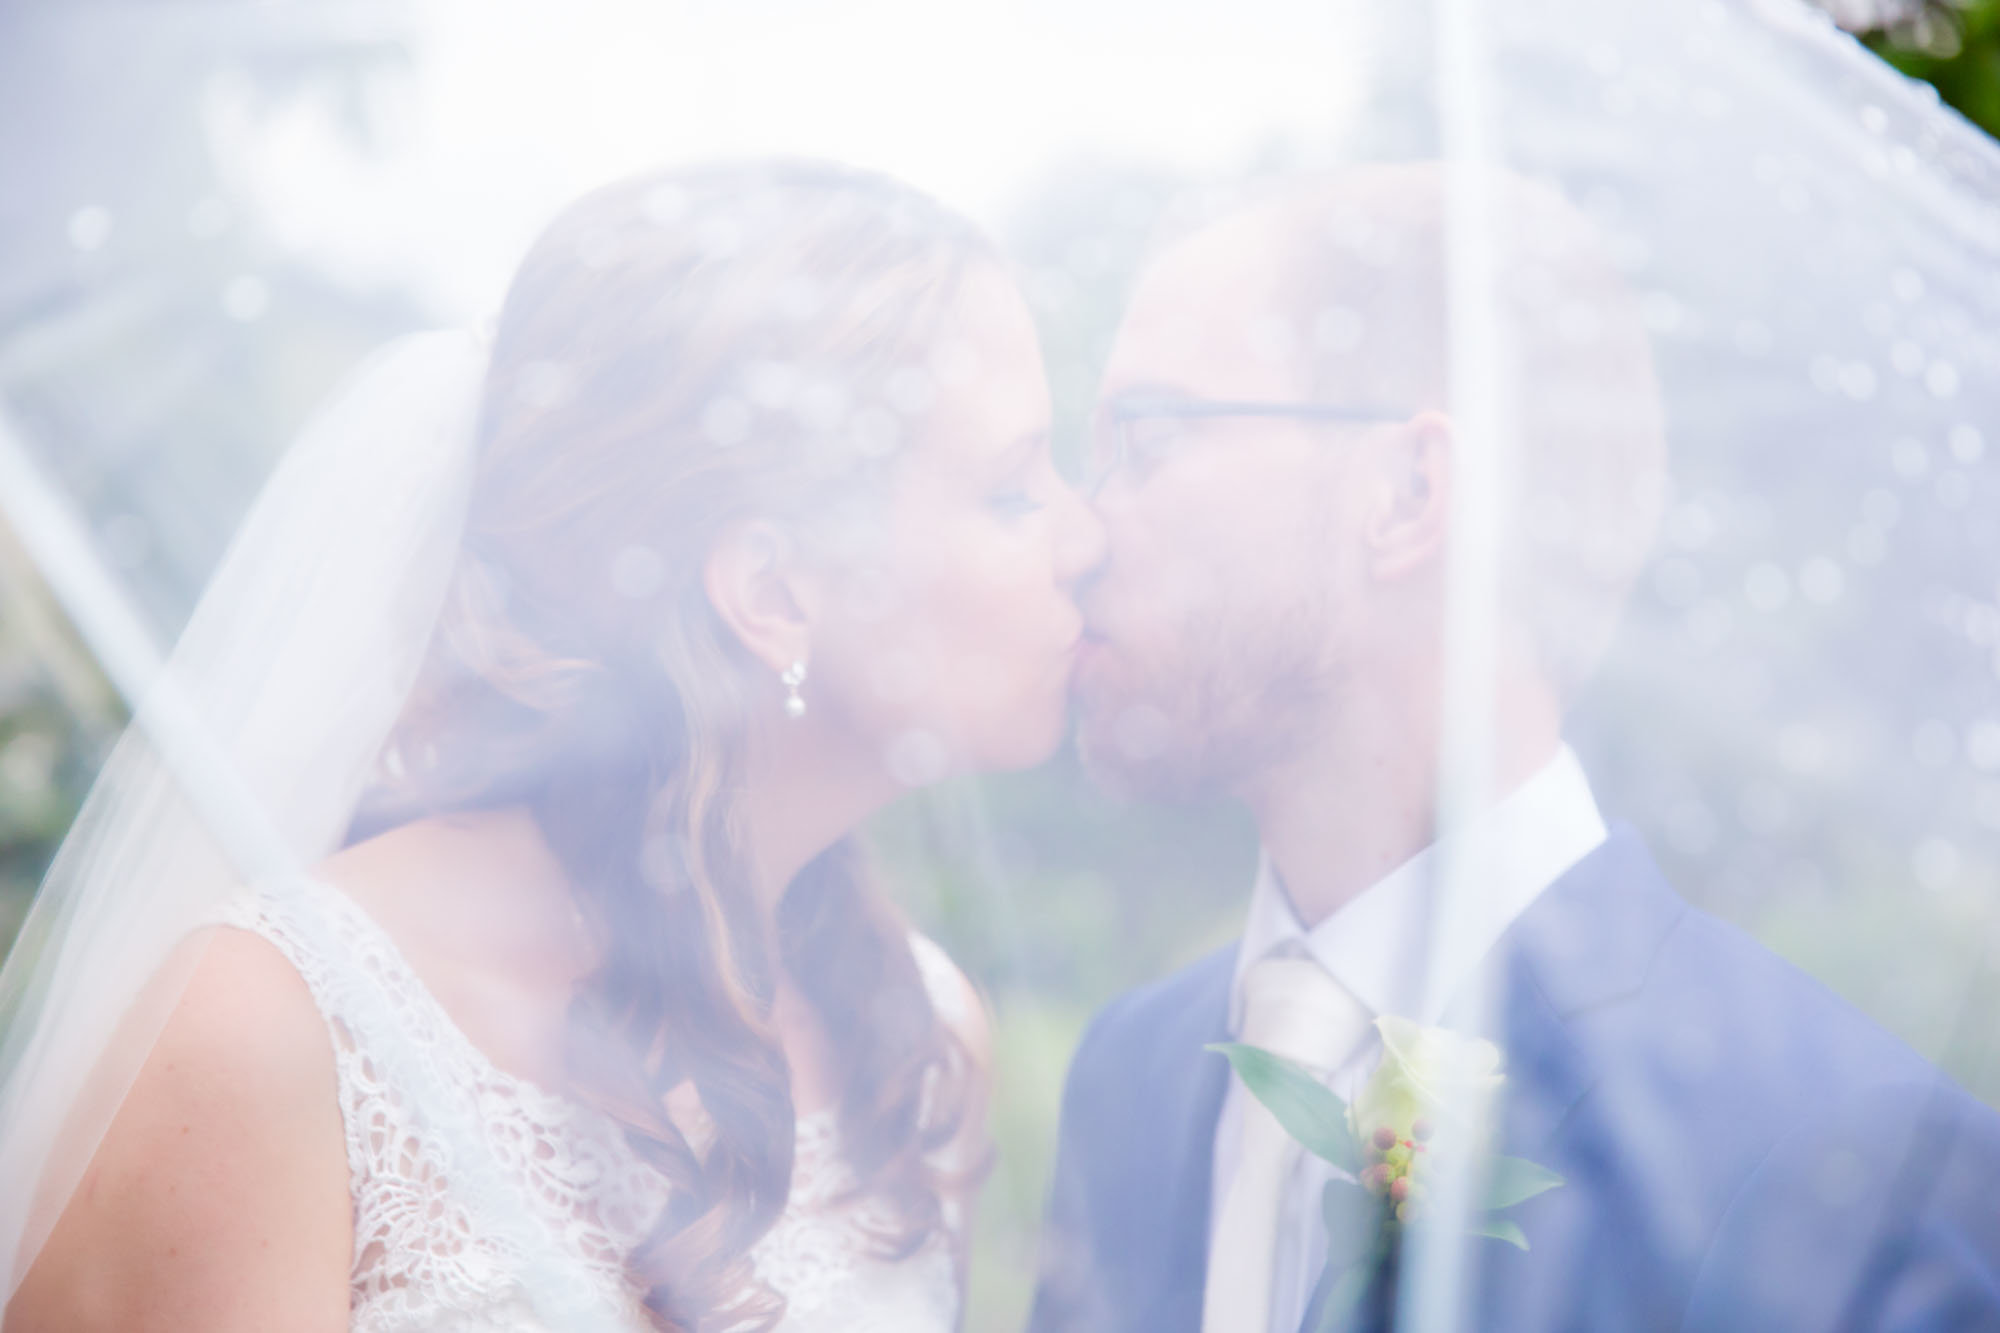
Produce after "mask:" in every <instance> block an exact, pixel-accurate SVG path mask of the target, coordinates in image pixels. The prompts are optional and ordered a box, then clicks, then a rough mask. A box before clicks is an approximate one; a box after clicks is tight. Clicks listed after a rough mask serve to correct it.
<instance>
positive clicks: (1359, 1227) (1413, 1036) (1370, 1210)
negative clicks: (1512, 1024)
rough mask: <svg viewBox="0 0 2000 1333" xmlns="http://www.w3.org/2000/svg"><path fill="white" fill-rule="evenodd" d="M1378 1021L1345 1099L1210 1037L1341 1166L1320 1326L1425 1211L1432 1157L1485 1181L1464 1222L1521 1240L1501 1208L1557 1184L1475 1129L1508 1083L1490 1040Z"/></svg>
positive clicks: (1336, 1319) (1316, 1149)
mask: <svg viewBox="0 0 2000 1333" xmlns="http://www.w3.org/2000/svg"><path fill="white" fill-rule="evenodd" d="M1375 1030H1376V1031H1377V1032H1378V1033H1380V1034H1381V1037H1382V1063H1381V1065H1380V1066H1379V1067H1377V1069H1376V1070H1375V1072H1374V1074H1373V1075H1372V1076H1370V1078H1369V1080H1368V1083H1367V1085H1366V1086H1365V1087H1363V1088H1362V1089H1361V1091H1360V1093H1359V1094H1358V1095H1357V1096H1356V1097H1355V1099H1354V1102H1353V1104H1352V1105H1348V1104H1347V1103H1345V1102H1343V1101H1342V1100H1341V1099H1340V1098H1339V1097H1337V1096H1335V1095H1334V1093H1333V1092H1332V1091H1331V1090H1329V1089H1328V1088H1327V1087H1326V1086H1325V1085H1324V1084H1322V1083H1321V1082H1320V1079H1319V1076H1318V1075H1317V1074H1316V1073H1315V1072H1314V1071H1313V1070H1311V1069H1309V1068H1307V1067H1306V1066H1304V1065H1302V1064H1299V1063H1298V1062H1297V1061H1294V1060H1288V1059H1286V1058H1285V1057H1283V1056H1281V1055H1276V1054H1273V1053H1272V1052H1270V1051H1266V1050H1263V1049H1262V1048H1260V1047H1256V1046H1245V1045H1241V1044H1237V1043H1224V1044H1220V1045H1215V1046H1211V1047H1209V1048H1208V1049H1209V1050H1212V1051H1217V1052H1220V1053H1221V1054H1222V1055H1225V1056H1227V1057H1228V1059H1229V1063H1230V1064H1231V1065H1232V1066H1233V1067H1234V1068H1235V1070H1236V1074H1237V1077H1239V1078H1241V1079H1242V1080H1243V1085H1244V1086H1245V1087H1246V1088H1248V1089H1249V1090H1250V1092H1251V1094H1252V1095H1253V1096H1255V1097H1256V1098H1257V1100H1258V1101H1260V1102H1262V1103H1263V1104H1264V1105H1265V1106H1266V1107H1267V1108H1269V1110H1270V1112H1271V1114H1272V1115H1273V1116H1274V1117H1275V1118H1276V1119H1277V1121H1278V1123H1279V1124H1280V1125H1282V1126H1284V1129H1285V1132H1286V1133H1287V1134H1290V1135H1291V1136H1292V1137H1293V1138H1294V1139H1296V1140H1298V1142H1299V1143H1300V1144H1301V1145H1303V1146H1304V1147H1305V1149H1306V1150H1307V1151H1308V1152H1311V1153H1313V1154H1314V1155H1315V1156H1318V1157H1321V1158H1324V1159H1325V1160H1326V1161H1328V1162H1331V1163H1332V1164H1333V1165H1334V1166H1336V1167H1338V1168H1339V1169H1340V1170H1341V1171H1343V1172H1345V1173H1346V1175H1347V1177H1348V1178H1347V1179H1345V1180H1335V1181H1333V1182H1331V1183H1329V1184H1328V1186H1327V1189H1326V1194H1325V1196H1324V1198H1323V1200H1322V1215H1323V1219H1324V1221H1325V1224H1326V1227H1327V1242H1328V1243H1327V1262H1328V1266H1329V1267H1330V1268H1332V1269H1334V1270H1335V1271H1341V1270H1344V1272H1343V1273H1342V1276H1341V1277H1340V1280H1339V1281H1338V1282H1337V1283H1336V1284H1335V1286H1334V1288H1333V1290H1332V1291H1331V1292H1330V1293H1329V1294H1328V1298H1327V1301H1326V1303H1325V1305H1324V1307H1323V1308H1322V1312H1321V1318H1320V1323H1319V1326H1320V1327H1321V1328H1322V1329H1332V1328H1337V1327H1339V1326H1340V1324H1341V1322H1342V1321H1343V1320H1344V1319H1345V1318H1346V1315H1347V1313H1348V1312H1349V1311H1350V1310H1351V1309H1352V1307H1353V1306H1354V1304H1355V1302H1357V1301H1358V1300H1360V1299H1361V1296H1362V1295H1363V1293H1364V1292H1365V1291H1366V1289H1367V1285H1368V1282H1369V1279H1370V1278H1371V1277H1372V1276H1373V1274H1374V1273H1375V1271H1376V1270H1377V1269H1378V1268H1379V1267H1380V1266H1381V1264H1382V1263H1384V1262H1385V1261H1387V1260H1389V1259H1390V1258H1391V1257H1392V1256H1393V1255H1394V1253H1395V1250H1396V1246H1397V1243H1398V1241H1399V1240H1400V1238H1401V1234H1402V1228H1403V1226H1404V1225H1405V1224H1407V1223H1410V1222H1414V1221H1418V1220H1420V1219H1421V1218H1422V1215H1423V1207H1424V1203H1425V1198H1426V1194H1427V1191H1428V1186H1429V1183H1430V1178H1431V1176H1432V1174H1433V1173H1434V1172H1435V1171H1436V1170H1437V1169H1438V1168H1437V1163H1438V1162H1439V1161H1440V1160H1449V1159H1452V1158H1459V1159H1461V1160H1464V1161H1465V1164H1466V1165H1468V1166H1470V1167H1471V1168H1472V1169H1473V1171H1474V1173H1475V1175H1474V1179H1475V1181H1478V1182H1481V1183H1483V1186H1484V1191H1483V1194H1481V1195H1480V1196H1478V1197H1479V1199H1480V1206H1479V1209H1478V1211H1477V1212H1475V1213H1474V1215H1473V1216H1472V1218H1471V1220H1470V1225H1469V1227H1468V1230H1469V1231H1470V1233H1471V1234H1472V1235H1475V1236H1485V1237H1491V1238H1492V1239H1495V1240H1501V1241H1505V1242H1507V1243H1508V1244H1510V1245H1515V1246H1518V1247H1520V1248H1521V1249H1523V1250H1525V1249H1527V1248H1528V1238H1527V1236H1526V1235H1525V1234H1524V1233H1523V1232H1522V1230H1521V1228H1520V1226H1519V1224H1517V1223H1516V1222H1514V1221H1513V1220H1512V1219H1511V1218H1508V1217H1505V1216H1502V1214H1503V1213H1504V1212H1505V1211H1506V1210H1507V1209H1509V1208H1512V1207H1514V1206H1515V1205H1516V1204H1519V1203H1522V1202H1524V1201H1526V1200H1528V1199H1531V1198H1533V1197H1534V1196H1535V1195H1537V1194H1541V1193H1543V1192H1544V1191H1546V1190H1551V1189H1554V1188H1555V1187H1556V1186H1558V1185H1560V1184H1562V1183H1563V1181H1562V1177H1561V1176H1559V1175H1557V1174H1556V1173H1555V1172H1553V1171H1550V1170H1549V1169H1548V1168H1546V1167H1543V1166H1539V1165H1537V1164H1536V1163H1534V1162H1531V1161H1528V1160H1527V1159H1526V1158H1523V1157H1508V1156H1505V1155H1503V1154H1499V1153H1495V1152H1492V1151H1491V1149H1490V1146H1489V1145H1488V1143H1486V1142H1485V1141H1484V1140H1483V1139H1482V1138H1480V1137H1479V1136H1478V1133H1477V1129H1478V1127H1479V1126H1482V1125H1484V1124H1485V1123H1486V1114H1485V1113H1486V1110H1487V1108H1488V1107H1489V1106H1490V1104H1491V1101H1492V1098H1493V1097H1494V1095H1495V1094H1496V1093H1498V1092H1499V1090H1500V1088H1501V1086H1502V1085H1503V1084H1504V1083H1505V1082H1506V1072H1505V1062H1504V1059H1503V1057H1502V1055H1501V1051H1500V1048H1499V1047H1498V1046H1495V1045H1494V1044H1493V1043H1492V1042H1490V1041H1484V1040H1481V1039H1480V1038H1477V1037H1469V1036H1466V1035H1465V1034H1464V1033H1459V1032H1453V1031H1451V1030H1450V1029H1449V1028H1439V1027H1424V1026H1422V1025H1420V1024H1417V1023H1413V1022H1411V1021H1409V1020H1408V1019H1404V1018H1394V1017H1383V1018H1378V1019H1376V1020H1375ZM1465 1159H1469V1160H1465Z"/></svg>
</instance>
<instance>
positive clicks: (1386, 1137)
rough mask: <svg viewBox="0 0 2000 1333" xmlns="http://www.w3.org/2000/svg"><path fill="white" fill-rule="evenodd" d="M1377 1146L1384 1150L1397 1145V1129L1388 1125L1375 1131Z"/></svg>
mask: <svg viewBox="0 0 2000 1333" xmlns="http://www.w3.org/2000/svg"><path fill="white" fill-rule="evenodd" d="M1375 1146H1376V1147H1377V1148H1379V1149H1381V1150H1382V1151H1383V1152H1387V1151H1389V1149H1391V1148H1393V1147H1395V1146H1396V1131H1395V1130H1393V1129H1390V1128H1389V1127H1388V1126H1387V1125H1384V1126H1382V1128H1380V1129H1378V1130H1376V1131H1375Z"/></svg>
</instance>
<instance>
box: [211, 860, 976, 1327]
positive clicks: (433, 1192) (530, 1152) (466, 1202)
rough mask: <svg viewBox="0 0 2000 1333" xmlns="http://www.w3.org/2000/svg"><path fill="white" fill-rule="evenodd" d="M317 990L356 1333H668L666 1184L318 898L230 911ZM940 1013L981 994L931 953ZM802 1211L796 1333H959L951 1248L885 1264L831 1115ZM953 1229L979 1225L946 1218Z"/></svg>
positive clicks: (774, 1249) (766, 1260)
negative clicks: (633, 1260) (655, 1307)
mask: <svg viewBox="0 0 2000 1333" xmlns="http://www.w3.org/2000/svg"><path fill="white" fill-rule="evenodd" d="M223 921H224V924H228V925H234V926H238V927H241V928H243V929H245V930H249V931H252V932H254V933H256V934H258V935H260V936H262V937H263V938H264V939H266V940H268V941H269V942H270V943H271V944H272V945H274V946H275V947H276V948H277V949H278V950H279V951H280V952H281V953H283V954H284V955H285V957H286V958H287V959H289V960H290V961H291V963H292V965H293V966H294V967H296V968H297V969H298V971H299V974H300V975H301V976H302V977H303V978H304V979H305V982H306V985H307V988H308V989H309V990H310V991H311V992H312V995H313V999H314V1002H315V1003H316V1004H317V1005H318V1007H319V1009H320V1012H321V1014H322V1015H323V1016H324V1017H325V1019H326V1023H327V1028H328V1031H329V1033H330V1034H331V1036H332V1039H333V1051H334V1062H335V1066H336V1072H337V1075H338V1084H339V1090H340V1103H341V1107H340V1109H341V1116H342V1120H343V1122H344V1124H345V1126H346V1136H347V1164H348V1173H349V1181H350V1186H351V1190H352V1194H353V1201H354V1263H353V1270H352V1273H351V1275H350V1276H351V1307H350V1308H351V1317H350V1327H351V1328H352V1329H354V1330H356V1333H407V1331H413V1330H419V1329H421V1330H427V1331H435V1330H463V1331H464V1333H475V1331H476V1333H545V1331H549V1333H553V1331H555V1330H560V1331H561V1333H572V1331H573V1330H574V1331H575V1333H586V1331H589V1330H618V1331H619V1333H624V1331H626V1330H643V1329H646V1328H648V1327H649V1325H648V1324H647V1321H646V1319H645V1316H644V1314H643V1312H642V1311H641V1309H640V1306H639V1301H638V1295H637V1293H636V1292H635V1291H634V1290H633V1288H632V1285H631V1283H630V1282H629V1281H628V1280H627V1278H626V1276H625V1269H624V1258H625V1255H626V1254H627V1253H628V1252H629V1250H630V1249H631V1247H632V1246H633V1245H634V1244H635V1243H636V1242H637V1241H639V1240H640V1239H641V1238H642V1237H643V1236H644V1235H645V1234H646V1232H647V1230H648V1229H649V1227H650V1226H651V1224H652V1222H653V1221H654V1219H655V1218H657V1216H658V1215H659V1213H660V1210H661V1209H662V1208H663V1207H664V1206H665V1204H666V1202H667V1197H668V1192H669V1191H668V1186H667V1183H666V1181H665V1180H664V1179H663V1178H662V1177H661V1176H660V1175H659V1174H658V1173H657V1172H655V1171H654V1170H653V1169H652V1168H651V1167H649V1166H647V1165H646V1164H645V1163H644V1162H643V1161H641V1160H639V1158H638V1157H637V1156H636V1155H635V1154H634V1153H633V1152H632V1150H631V1148H630V1147H629V1146H628V1145H627V1144H626V1142H625V1139H624V1136H623V1134H622V1133H621V1132H620V1131H619V1130H618V1128H617V1127H616V1126H615V1125H614V1124H613V1123H612V1122H611V1121H610V1120H609V1119H607V1118H606V1117H604V1116H602V1115H600V1114H599V1113H597V1112H595V1111H592V1110H589V1109H587V1108H585V1107H582V1106H580V1105H578V1104H576V1103H574V1102H570V1101H568V1100H565V1099H564V1098H561V1097H558V1096H555V1095H553V1094H551V1093H549V1092H547V1091H545V1090H543V1089H542V1088H540V1087H538V1086H536V1085H535V1084H533V1083H530V1082H528V1081H526V1080H524V1079H521V1078H517V1077H515V1076H513V1075H511V1074H508V1073H506V1072H504V1071H503V1070H501V1069H499V1068H497V1067H496V1066H495V1065H494V1064H493V1063H492V1062H491V1061H490V1060H488V1059H487V1058H486V1056H485V1055H484V1054H483V1053H482V1052H481V1051H480V1050H479V1048H478V1047H477V1046H475V1045H474V1044H473V1043H472V1041H471V1039H470V1038H468V1037H466V1036H465V1035H464V1033H463V1032H461V1031H460V1030H459V1028H458V1027H457V1025H456V1024H454V1023H453V1022H452V1020H451V1018H450V1016H449V1015H448V1014H447V1013H446V1012H445V1010H444V1008H443V1007H442V1006H441V1005H440V1004H439V1003H438V1001H437V1000H436V999H435V998H434V997H433V996H432V995H431V993H430V992H429V991H428V990H427V989H426V988H425V987H424V985H423V983H422V982H421V981H419V980H418V978H417V975H416V973H415V972H414V971H413V970H412V969H411V968H410V966H409V964H408V963H407V962H406V961H405V960H404V958H403V956H402V954H401V953H400V951H398V949H397V948H396V946H395V944H394V943H393V942H392V941H391V940H390V939H389V937H388V936H387V935H386V934H385V933H384V932H383V931H382V929H381V928H380V927H379V926H378V925H376V923H375V922H374V921H373V920H372V919H371V918H370V917H369V916H368V915H367V914H366V913H365V912H363V911H362V909H361V908H360V906H359V905H358V904H356V903H355V902H354V901H353V900H352V899H350V898H348V897H347V896H346V895H345V894H343V893H340V892H339V891H337V890H335V889H333V888H331V887H328V886H326V885H322V884H319V883H317V882H314V881H297V882H294V883H291V884H288V885H285V886H284V887H283V888H282V889H278V888H264V889H259V890H257V891H255V892H252V893H249V894H246V895H244V896H242V897H240V898H238V899H236V900H235V901H234V902H232V903H231V905H230V906H229V908H228V909H227V910H226V912H225V914H224V917H223ZM912 947H913V948H914V949H915V951H916V954H917V958H918V961H919V963H920V965H921V967H922V971H923V973H924V975H925V978H926V981H927V983H928V984H929V986H930V989H931V991H932V994H933V997H934V1002H935V1003H936V1004H937V1005H938V1008H939V1012H940V1013H941V1014H942V1015H943V1016H944V1017H945V1018H946V1020H947V1021H957V1020H958V1015H957V1012H956V1011H957V1010H959V1009H962V1007H963V1002H962V1000H961V998H960V997H961V996H962V994H963V991H962V985H963V983H962V982H961V981H959V980H958V979H957V978H956V975H955V972H954V970H953V969H952V965H951V963H950V962H949V961H948V960H947V959H946V958H945V957H944V955H943V953H942V952H941V951H939V950H938V949H937V946H936V945H934V944H932V943H931V942H930V941H929V940H926V939H923V938H922V937H920V936H913V937H912ZM797 1133H798V1143H797V1152H796V1157H795V1161H794V1167H793V1177H792V1192H791V1197H790V1199H789V1201H788V1203H787V1206H786V1208H785V1212H784V1214H783V1216H782V1217H781V1218H780V1219H779V1221H778V1222H777V1223H776V1224H775V1225H774V1226H773V1227H772V1229H771V1230H770V1231H769V1232H767V1233H766V1234H765V1236H764V1237H763V1238H762V1240H761V1241H760V1242H759V1243H758V1245H757V1247H756V1249H755V1250H754V1251H753V1252H752V1255H751V1259H752V1262H753V1263H754V1265H755V1267H756V1269H757V1273H758V1276H759V1277H760V1278H761V1279H762V1280H763V1281H764V1282H765V1283H767V1284H768V1285H769V1286H770V1287H771V1289H772V1290H774V1291H776V1292H779V1293H781V1294H782V1295H784V1296H785V1298H786V1313H785V1318H784V1321H783V1322H782V1323H781V1324H780V1325H779V1328H780V1330H782V1331H783V1333H805V1331H806V1330H813V1331H815V1333H817V1331H818V1330H833V1329H839V1330H879V1331H880V1333H936V1331H939V1330H945V1329H949V1328H952V1327H954V1326H955V1324H956V1321H957V1316H958V1306H959V1302H960V1292H959V1289H958V1278H957V1267H956V1264H955V1262H954V1259H953V1255H952V1246H951V1245H950V1244H949V1243H948V1241H947V1240H946V1238H942V1237H933V1238H932V1240H931V1241H930V1243H928V1244H927V1245H925V1246H924V1248H922V1249H921V1250H919V1251H918V1252H917V1253H916V1254H914V1255H912V1256H911V1257H910V1258H908V1259H906V1260H903V1261H902V1262H900V1263H888V1262H885V1261H883V1260H881V1259H879V1258H877V1257H875V1256H874V1255H873V1254H871V1253H870V1251H869V1247H868V1240H867V1234H866V1233H867V1231H868V1222H869V1217H868V1213H869V1210H870V1208H871V1207H872V1206H874V1205H871V1204H870V1203H869V1202H867V1201H865V1200H864V1201H859V1202H857V1201H854V1200H851V1199H849V1198H847V1197H845V1196H846V1195H847V1194H848V1188H847V1187H848V1186H849V1185H850V1184H851V1182H852V1179H853V1177H852V1173H851V1171H850V1170H849V1169H848V1166H847V1163H846V1159H845V1157H844V1155H843V1153H842V1151H841V1144H840V1130H839V1124H838V1120H837V1117H836V1116H835V1115H834V1114H833V1113H832V1112H831V1111H825V1112H820V1113H817V1114H812V1115H807V1116H802V1117H801V1118H800V1119H799V1122H798V1130H797ZM945 1222H946V1228H947V1230H948V1231H950V1232H953V1233H955V1232H956V1231H957V1229H958V1228H959V1227H960V1226H962V1225H963V1218H962V1217H961V1216H960V1210H959V1208H958V1207H957V1205H956V1204H955V1203H952V1202H947V1204H946V1216H945Z"/></svg>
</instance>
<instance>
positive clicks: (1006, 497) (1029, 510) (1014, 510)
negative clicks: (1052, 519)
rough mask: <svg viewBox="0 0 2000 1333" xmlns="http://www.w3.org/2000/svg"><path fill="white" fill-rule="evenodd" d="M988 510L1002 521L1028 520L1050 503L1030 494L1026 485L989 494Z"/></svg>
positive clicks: (986, 501)
mask: <svg viewBox="0 0 2000 1333" xmlns="http://www.w3.org/2000/svg"><path fill="white" fill-rule="evenodd" d="M985 504H986V508H987V509H988V510H990V511H991V512H992V513H994V514H997V515H998V516H999V517H1001V518H1002V519H1007V520H1014V519H1023V518H1027V517H1028V516H1029V515H1031V514H1036V513H1039V512H1041V511H1042V510H1043V509H1046V508H1047V507H1048V501H1047V500H1045V499H1041V498H1039V497H1037V496H1035V495H1032V494H1030V493H1029V491H1028V488H1027V486H1026V485H1015V486H1008V487H1006V488H1005V489H1002V490H998V491H995V492H993V493H991V494H989V495H988V496H987V497H986V500H985Z"/></svg>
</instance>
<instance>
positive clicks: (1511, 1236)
mask: <svg viewBox="0 0 2000 1333" xmlns="http://www.w3.org/2000/svg"><path fill="white" fill-rule="evenodd" d="M1466 1230H1467V1231H1468V1232H1470V1233H1471V1234H1472V1235H1475V1236H1491V1237H1492V1238H1493V1239H1494V1240H1504V1241H1506V1242H1507V1243H1508V1244H1509V1245H1512V1246H1513V1247H1514V1248H1516V1249H1519V1250H1525V1249H1527V1248H1528V1237H1527V1234H1526V1233H1525V1232H1523V1231H1522V1230H1521V1228H1519V1227H1517V1226H1515V1225H1514V1224H1513V1223H1512V1222H1510V1221H1508V1220H1507V1219H1506V1218H1504V1217H1482V1218H1480V1219H1479V1220H1478V1221H1477V1222H1474V1223H1473V1224H1472V1225H1471V1226H1470V1227H1467V1228H1466Z"/></svg>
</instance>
